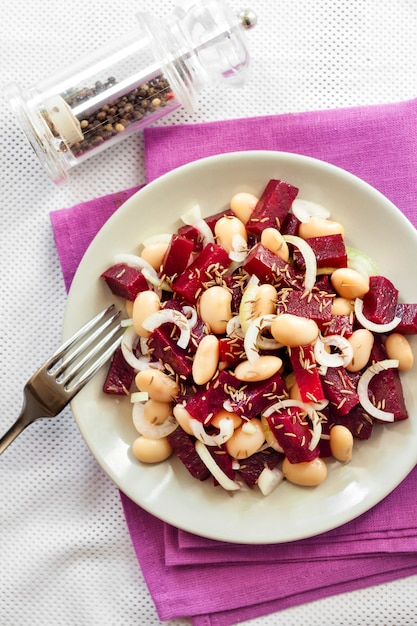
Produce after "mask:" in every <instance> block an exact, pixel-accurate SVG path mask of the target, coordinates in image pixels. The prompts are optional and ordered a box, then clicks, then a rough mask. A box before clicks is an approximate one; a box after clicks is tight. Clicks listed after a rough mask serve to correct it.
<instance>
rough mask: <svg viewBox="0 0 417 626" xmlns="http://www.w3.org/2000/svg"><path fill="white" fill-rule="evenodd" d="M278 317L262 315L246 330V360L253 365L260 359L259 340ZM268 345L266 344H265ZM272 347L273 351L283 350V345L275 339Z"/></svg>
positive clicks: (272, 341)
mask: <svg viewBox="0 0 417 626" xmlns="http://www.w3.org/2000/svg"><path fill="white" fill-rule="evenodd" d="M275 318H276V315H275V314H274V313H270V314H267V315H261V316H260V317H257V318H256V319H254V320H253V322H251V323H250V324H249V326H248V328H247V330H246V333H245V339H244V344H243V345H244V348H245V352H246V358H247V359H248V361H250V362H251V363H254V362H255V361H257V360H258V359H259V347H260V346H259V339H260V337H261V336H262V332H263V331H264V330H266V329H267V328H270V327H271V324H272V322H273V321H274V320H275ZM264 345H266V343H264ZM270 346H271V347H272V349H277V348H282V344H280V343H279V342H278V341H275V339H271V341H270Z"/></svg>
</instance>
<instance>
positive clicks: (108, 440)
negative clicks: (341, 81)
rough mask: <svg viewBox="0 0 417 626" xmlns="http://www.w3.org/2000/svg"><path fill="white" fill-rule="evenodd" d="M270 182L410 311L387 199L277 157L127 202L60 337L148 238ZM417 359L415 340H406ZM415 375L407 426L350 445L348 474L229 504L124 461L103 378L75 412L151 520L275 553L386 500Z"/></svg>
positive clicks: (402, 256)
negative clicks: (313, 210) (390, 285)
mask: <svg viewBox="0 0 417 626" xmlns="http://www.w3.org/2000/svg"><path fill="white" fill-rule="evenodd" d="M270 178H281V179H282V180H284V181H286V182H289V183H291V184H293V185H295V186H297V187H299V189H300V192H299V196H298V197H300V198H305V199H309V200H313V201H316V202H319V203H323V204H324V205H326V206H327V207H329V209H330V210H331V212H332V217H333V218H334V219H336V220H340V221H341V222H342V223H343V224H344V225H345V229H346V242H347V244H348V245H353V246H354V247H356V248H359V249H361V250H363V251H364V252H366V253H368V254H369V255H370V256H371V257H372V258H373V259H374V261H375V262H376V263H377V266H378V268H379V271H380V273H381V274H384V275H386V276H387V277H389V278H390V279H391V280H392V281H393V282H394V283H395V285H396V286H397V287H398V288H399V289H400V295H401V300H402V301H404V302H417V286H416V283H417V281H415V280H414V279H412V277H411V274H410V270H411V269H412V270H414V269H415V268H416V267H417V232H416V231H415V230H414V228H413V227H412V225H411V224H410V223H409V222H408V221H407V220H406V218H405V217H404V216H403V215H402V214H401V213H400V211H399V210H398V209H396V208H395V207H394V206H393V205H392V204H391V203H390V202H389V201H388V200H387V199H386V198H385V197H383V196H382V195H381V194H380V193H379V192H377V191H375V190H374V189H373V188H371V187H370V186H369V185H367V184H366V183H364V182H362V181H360V180H359V179H357V178H356V177H354V176H352V175H351V174H349V173H347V172H345V171H342V170H340V169H338V168H336V167H334V166H331V165H328V164H326V163H323V162H321V161H317V160H314V159H311V158H307V157H303V156H299V155H292V154H288V153H279V152H262V151H261V152H243V153H232V154H227V155H222V156H218V157H210V158H208V159H203V160H201V161H197V162H195V163H192V164H190V165H186V166H184V167H181V168H179V169H177V170H175V171H173V172H171V173H169V174H166V175H165V176H163V177H162V178H160V179H159V180H157V181H155V182H153V183H151V184H149V185H148V186H147V187H145V188H144V189H142V190H141V191H139V192H138V193H137V194H135V195H134V196H133V197H132V198H130V199H129V200H128V201H127V202H126V203H125V204H124V205H123V206H122V207H121V208H120V209H119V210H118V211H117V212H116V213H115V214H114V216H113V217H112V218H111V219H110V220H109V221H108V222H107V224H105V226H104V227H103V228H102V229H101V231H100V232H99V233H98V235H97V236H96V238H95V239H94V241H93V242H92V244H91V246H90V247H89V249H88V251H87V253H86V254H85V256H84V258H83V260H82V262H81V264H80V266H79V269H78V271H77V273H76V276H75V278H74V281H73V284H72V287H71V291H70V294H69V297H68V304H67V309H66V315H65V321H64V336H65V337H68V336H69V335H70V334H71V333H72V332H73V331H75V330H76V329H77V328H78V327H79V326H81V324H82V323H83V322H84V321H86V320H87V319H89V318H90V317H92V315H93V314H95V313H96V312H98V311H99V310H101V309H102V308H103V307H104V306H105V305H106V304H108V303H109V302H111V301H114V298H112V295H111V294H110V292H109V290H108V289H107V287H106V286H105V284H104V282H103V281H102V280H100V278H99V276H100V274H101V272H102V271H104V270H105V269H106V268H107V267H108V266H110V265H111V264H112V263H113V262H114V255H115V253H119V252H137V251H138V249H139V248H138V246H139V244H140V242H141V241H142V240H143V239H145V238H146V237H148V236H150V235H152V234H156V233H160V232H167V231H174V230H176V229H177V228H178V226H179V225H180V222H179V219H178V216H179V215H181V214H182V213H184V212H185V211H186V210H187V209H188V208H190V207H191V206H192V205H194V204H195V203H197V202H198V203H199V204H200V205H201V207H202V210H203V212H204V214H205V215H210V214H212V213H216V212H218V211H220V210H222V209H224V208H227V207H228V202H229V200H230V198H231V197H232V196H233V194H234V193H236V192H238V191H250V192H253V193H255V194H259V193H260V192H261V191H262V189H263V187H264V186H265V185H266V183H267V182H268V180H269V179H270ZM411 342H412V344H413V348H414V349H416V347H417V344H416V338H415V337H413V338H412V339H411ZM416 367H417V365H415V366H414V368H413V370H412V371H410V372H408V373H406V374H405V375H404V376H403V386H404V390H405V397H406V403H407V407H408V411H409V416H410V417H409V419H408V420H405V421H403V422H399V423H396V424H393V425H383V426H382V425H381V426H377V427H376V428H375V429H374V433H373V435H372V437H371V439H370V440H368V441H366V442H356V443H355V449H354V457H353V460H352V461H351V463H349V464H347V465H342V464H339V463H336V462H332V461H331V462H329V465H330V467H329V474H328V477H327V479H326V481H325V482H324V483H323V484H322V485H320V486H319V487H316V488H314V489H311V488H302V487H297V486H294V485H291V484H289V483H283V484H282V485H280V486H279V487H278V488H277V489H276V490H275V491H274V492H273V493H272V494H271V495H270V496H268V497H266V498H264V497H263V496H261V495H260V494H259V493H258V492H257V490H253V491H249V492H239V493H236V494H235V495H233V496H231V495H230V494H229V493H227V492H225V491H223V490H222V489H221V488H219V487H216V488H215V487H213V484H212V481H211V480H208V481H206V482H203V483H201V482H199V481H197V480H195V479H193V478H191V477H190V475H189V474H188V472H187V471H186V469H185V468H184V467H183V466H182V465H181V463H180V462H179V461H178V459H175V458H172V459H170V460H168V461H166V462H164V463H161V464H159V465H154V466H146V465H142V464H140V463H139V462H138V461H137V460H136V459H135V458H134V457H133V454H132V452H131V444H132V442H133V440H134V438H135V436H136V435H135V430H134V428H133V426H132V424H131V418H130V406H129V402H128V401H125V400H124V399H123V400H119V399H115V398H114V397H108V396H107V397H106V396H105V395H104V394H103V393H102V391H101V386H102V382H103V378H104V374H105V372H104V371H103V372H102V373H101V375H98V376H97V377H96V378H95V380H93V381H92V382H91V383H90V384H89V385H88V386H87V387H86V388H85V389H84V390H83V391H82V392H81V393H80V394H79V395H78V396H77V397H76V398H75V399H74V400H73V402H72V410H73V413H74V415H75V419H76V421H77V424H78V427H79V428H80V431H81V433H82V435H83V437H84V439H85V441H86V442H87V444H88V446H89V448H90V450H91V452H92V453H93V455H94V456H95V458H96V459H97V461H98V463H99V464H100V465H101V467H102V468H103V470H104V471H105V472H106V473H107V474H108V475H109V476H110V478H111V479H112V480H113V481H114V482H115V483H116V485H117V486H118V487H119V488H120V489H121V490H122V491H123V492H124V493H125V494H126V495H127V496H129V497H130V498H131V499H132V500H133V501H135V502H136V503H138V504H139V505H140V506H142V507H143V508H144V509H146V510H147V511H149V512H150V513H152V514H154V515H155V516H156V517H158V518H160V519H162V520H164V521H166V522H169V523H170V524H172V525H174V526H176V527H178V528H182V529H184V530H187V531H190V532H192V533H195V534H197V535H201V536H204V537H210V538H212V539H217V540H224V541H229V542H240V543H248V544H258V543H279V542H287V541H292V540H296V539H300V538H304V537H309V536H313V535H316V534H319V533H322V532H324V531H327V530H330V529H332V528H336V527H337V526H339V525H341V524H343V523H345V522H348V521H350V520H352V519H354V518H355V517H357V516H358V515H360V514H361V513H363V512H365V511H367V510H368V509H370V508H371V507H373V506H374V505H375V504H377V503H378V502H380V501H381V500H382V499H383V498H384V497H385V496H386V495H388V494H389V493H390V492H391V491H392V490H393V489H394V488H395V487H396V486H397V485H398V484H399V483H400V482H401V481H402V480H403V479H404V478H405V477H406V476H407V474H408V473H409V472H410V471H411V469H412V468H413V467H414V465H415V464H416V462H417V445H416V441H417V386H416V384H415V382H413V379H414V381H415V377H416Z"/></svg>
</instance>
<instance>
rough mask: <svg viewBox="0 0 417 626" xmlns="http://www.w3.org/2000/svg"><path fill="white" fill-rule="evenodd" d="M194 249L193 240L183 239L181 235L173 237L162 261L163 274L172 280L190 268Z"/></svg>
mask: <svg viewBox="0 0 417 626" xmlns="http://www.w3.org/2000/svg"><path fill="white" fill-rule="evenodd" d="M193 249H194V244H193V242H192V241H191V239H187V238H186V237H181V235H175V234H174V235H172V237H171V241H170V244H169V246H168V249H167V251H166V252H165V255H164V258H163V260H162V268H161V269H162V274H164V275H165V276H166V277H167V278H168V279H170V280H173V278H174V277H176V276H178V275H179V274H181V273H182V272H183V271H184V270H185V269H186V268H187V266H188V263H189V261H190V258H191V254H192V252H193Z"/></svg>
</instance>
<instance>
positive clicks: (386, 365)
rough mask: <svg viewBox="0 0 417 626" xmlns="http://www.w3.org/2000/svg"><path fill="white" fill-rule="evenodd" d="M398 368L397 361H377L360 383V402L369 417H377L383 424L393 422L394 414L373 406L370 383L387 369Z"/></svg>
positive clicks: (365, 373)
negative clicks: (370, 396)
mask: <svg viewBox="0 0 417 626" xmlns="http://www.w3.org/2000/svg"><path fill="white" fill-rule="evenodd" d="M396 367H398V361H397V359H384V360H382V361H377V362H376V363H373V364H372V365H370V366H369V367H368V368H367V369H366V370H365V371H364V373H363V374H362V376H361V377H360V379H359V382H358V387H357V390H358V396H359V402H360V403H361V405H362V407H363V408H364V409H365V411H367V412H368V413H369V415H372V417H375V418H376V419H378V420H381V421H383V422H393V421H394V413H391V412H389V411H383V410H382V409H378V407H376V406H375V405H374V404H372V402H371V401H370V399H369V393H368V388H369V383H370V382H371V380H372V378H373V377H374V376H375V375H376V374H379V373H380V372H384V371H385V370H387V369H391V368H396Z"/></svg>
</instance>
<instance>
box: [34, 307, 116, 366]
mask: <svg viewBox="0 0 417 626" xmlns="http://www.w3.org/2000/svg"><path fill="white" fill-rule="evenodd" d="M115 308H116V307H115V305H114V304H110V305H109V306H108V307H106V308H105V309H103V310H102V311H100V313H98V314H97V315H96V316H95V317H93V318H92V319H91V320H89V321H88V322H87V323H86V324H84V326H82V327H81V328H80V329H79V330H78V331H77V332H76V333H75V334H74V335H72V336H71V337H70V338H69V339H67V341H65V342H64V343H63V344H62V345H61V346H60V347H59V348H58V350H56V352H54V353H53V355H52V356H51V357H50V358H49V359H48V360H47V361H46V363H45V365H47V367H48V368H49V369H50V368H52V367H53V366H54V365H56V363H57V362H58V361H60V360H61V359H62V358H63V357H64V355H65V354H66V353H67V352H68V351H69V350H71V348H72V347H73V346H75V345H76V344H77V343H78V341H80V339H82V338H83V337H85V336H86V335H88V333H89V331H90V330H91V329H92V328H94V326H96V325H97V324H98V323H99V322H100V321H101V320H103V319H105V317H106V316H107V315H108V314H109V313H111V312H112V311H114V310H115ZM119 313H120V312H119ZM77 351H78V352H79V349H78V350H77Z"/></svg>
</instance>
